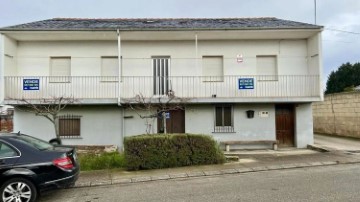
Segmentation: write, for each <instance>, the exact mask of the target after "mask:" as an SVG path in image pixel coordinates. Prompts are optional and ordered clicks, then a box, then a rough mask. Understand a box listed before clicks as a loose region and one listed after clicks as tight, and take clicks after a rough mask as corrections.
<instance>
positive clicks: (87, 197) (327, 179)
mask: <svg viewBox="0 0 360 202" xmlns="http://www.w3.org/2000/svg"><path fill="white" fill-rule="evenodd" d="M359 191H360V164H349V165H335V166H320V167H309V168H301V169H288V170H274V171H265V172H254V173H244V174H230V175H219V176H216V177H200V178H188V179H184V180H181V179H178V180H166V181H152V182H143V183H134V184H125V185H124V184H123V185H112V186H99V187H87V188H75V189H67V190H58V191H54V192H50V193H47V194H45V195H44V196H43V197H42V198H41V199H40V201H41V202H46V201H55V202H56V201H61V202H100V201H127V202H132V201H150V202H151V201H196V202H202V201H360V193H359Z"/></svg>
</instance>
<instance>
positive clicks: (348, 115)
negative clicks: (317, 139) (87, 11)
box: [313, 92, 360, 138]
mask: <svg viewBox="0 0 360 202" xmlns="http://www.w3.org/2000/svg"><path fill="white" fill-rule="evenodd" d="M313 119H314V132H315V133H323V134H329V135H339V136H348V137H357V138H360V92H349V93H336V94H331V95H326V96H325V99H324V101H323V102H317V103H314V104H313Z"/></svg>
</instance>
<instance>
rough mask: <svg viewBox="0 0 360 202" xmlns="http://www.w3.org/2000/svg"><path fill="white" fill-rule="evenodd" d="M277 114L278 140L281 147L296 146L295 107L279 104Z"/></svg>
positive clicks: (276, 109)
mask: <svg viewBox="0 0 360 202" xmlns="http://www.w3.org/2000/svg"><path fill="white" fill-rule="evenodd" d="M275 112H276V121H275V122H276V140H277V141H278V144H279V146H285V147H287V146H289V147H291V146H294V128H295V126H294V123H295V122H294V105H292V104H279V105H276V106H275Z"/></svg>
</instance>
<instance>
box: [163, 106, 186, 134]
mask: <svg viewBox="0 0 360 202" xmlns="http://www.w3.org/2000/svg"><path fill="white" fill-rule="evenodd" d="M168 113H169V115H168V116H167V119H166V132H167V133H185V111H184V110H170V111H169V112H168ZM163 128H164V127H163V120H162V119H161V118H159V119H158V133H164V129H163Z"/></svg>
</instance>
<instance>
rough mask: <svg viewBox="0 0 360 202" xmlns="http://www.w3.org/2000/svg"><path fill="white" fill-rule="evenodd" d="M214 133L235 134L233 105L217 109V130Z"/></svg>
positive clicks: (217, 107)
mask: <svg viewBox="0 0 360 202" xmlns="http://www.w3.org/2000/svg"><path fill="white" fill-rule="evenodd" d="M214 132H221V133H227V132H234V127H233V109H232V106H231V105H224V106H216V107H215V128H214Z"/></svg>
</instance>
